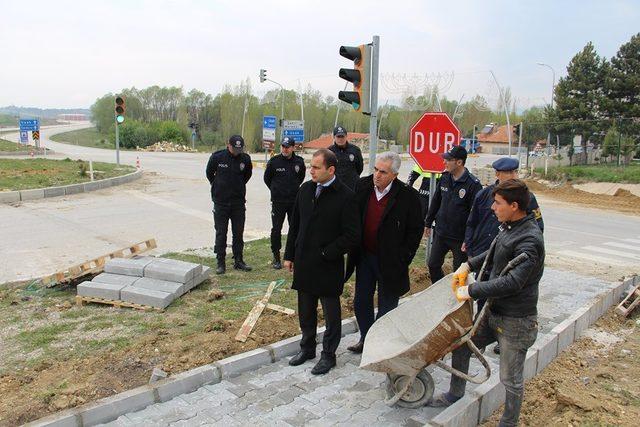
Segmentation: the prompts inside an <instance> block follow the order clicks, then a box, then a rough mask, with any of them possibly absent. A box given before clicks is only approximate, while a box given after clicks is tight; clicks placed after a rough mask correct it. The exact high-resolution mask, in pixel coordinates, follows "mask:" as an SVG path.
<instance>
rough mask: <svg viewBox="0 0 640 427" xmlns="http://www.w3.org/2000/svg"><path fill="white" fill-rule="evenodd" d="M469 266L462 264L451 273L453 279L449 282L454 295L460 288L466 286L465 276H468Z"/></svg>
mask: <svg viewBox="0 0 640 427" xmlns="http://www.w3.org/2000/svg"><path fill="white" fill-rule="evenodd" d="M470 270H471V269H470V268H469V264H468V263H466V262H463V263H462V264H460V267H458V269H457V270H456V271H454V272H453V279H452V280H451V290H452V291H453V293H454V294H455V293H456V292H457V290H458V288H459V287H460V286H464V285H466V284H467V276H468V275H469V271H470Z"/></svg>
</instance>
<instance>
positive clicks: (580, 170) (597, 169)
mask: <svg viewBox="0 0 640 427" xmlns="http://www.w3.org/2000/svg"><path fill="white" fill-rule="evenodd" d="M537 173H539V174H543V173H544V169H537ZM547 179H550V180H552V181H560V180H563V179H566V180H567V181H572V182H576V183H581V182H617V183H628V184H639V183H640V165H638V164H631V165H628V166H621V167H617V166H615V165H577V166H560V167H553V168H549V170H548V172H547Z"/></svg>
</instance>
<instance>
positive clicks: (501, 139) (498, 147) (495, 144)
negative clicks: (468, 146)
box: [476, 123, 524, 154]
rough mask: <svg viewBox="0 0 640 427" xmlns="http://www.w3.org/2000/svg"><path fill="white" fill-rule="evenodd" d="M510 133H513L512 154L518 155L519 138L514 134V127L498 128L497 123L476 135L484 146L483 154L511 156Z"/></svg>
mask: <svg viewBox="0 0 640 427" xmlns="http://www.w3.org/2000/svg"><path fill="white" fill-rule="evenodd" d="M509 132H511V144H512V146H511V153H514V154H515V153H517V152H518V136H517V135H515V134H514V133H513V126H509V127H507V126H506V125H504V126H498V125H497V124H495V123H489V124H488V125H486V126H485V127H483V128H482V130H481V131H480V132H478V134H477V135H476V138H477V139H478V142H479V143H480V145H481V146H482V152H483V153H489V154H509ZM523 144H524V142H523Z"/></svg>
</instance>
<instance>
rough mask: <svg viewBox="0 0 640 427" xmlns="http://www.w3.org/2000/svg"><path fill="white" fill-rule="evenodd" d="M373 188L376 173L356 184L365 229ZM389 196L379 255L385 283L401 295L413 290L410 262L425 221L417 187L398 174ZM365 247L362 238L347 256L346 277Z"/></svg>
mask: <svg viewBox="0 0 640 427" xmlns="http://www.w3.org/2000/svg"><path fill="white" fill-rule="evenodd" d="M373 191H374V190H373V175H369V176H366V177H364V178H360V180H359V181H358V184H357V186H356V203H357V204H358V212H359V214H360V218H361V226H362V230H364V220H365V218H366V215H367V206H368V205H369V197H371V193H372V192H373ZM387 197H389V200H388V201H387V206H386V208H385V210H384V212H383V214H382V219H381V220H380V226H379V227H378V234H377V239H378V254H377V255H378V260H379V263H380V272H381V274H382V284H381V286H384V288H385V289H386V290H388V291H390V292H391V293H392V294H393V295H397V296H401V295H403V294H405V293H407V292H408V291H409V264H411V261H412V260H413V257H414V256H415V254H416V251H417V250H418V246H420V240H422V233H423V232H424V222H423V220H422V215H421V213H420V199H419V196H418V192H417V191H416V190H415V189H413V188H411V187H408V186H407V185H405V184H404V183H403V182H402V181H400V180H399V179H397V178H396V179H395V180H394V181H393V184H392V185H391V190H389V194H388V195H387ZM361 234H362V233H361ZM363 237H364V236H363ZM362 250H363V249H362V240H361V244H360V246H359V247H357V248H356V249H355V250H354V251H352V252H351V253H350V254H349V257H348V258H347V274H346V278H345V281H346V280H348V279H349V277H350V276H351V274H352V273H353V271H354V269H355V266H356V265H358V260H359V258H360V255H361V252H362Z"/></svg>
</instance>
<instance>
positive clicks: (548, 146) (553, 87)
mask: <svg viewBox="0 0 640 427" xmlns="http://www.w3.org/2000/svg"><path fill="white" fill-rule="evenodd" d="M537 64H538V65H540V66H541V67H547V68H548V69H550V70H551V75H552V76H553V81H552V82H551V102H550V105H551V109H552V110H553V94H554V92H555V89H556V70H554V69H553V67H552V66H551V65H549V64H545V63H544V62H537ZM559 148H560V147H558V149H559ZM550 150H551V128H549V133H547V156H548V155H549V153H550ZM527 155H529V153H527ZM545 164H546V162H545Z"/></svg>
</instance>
